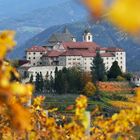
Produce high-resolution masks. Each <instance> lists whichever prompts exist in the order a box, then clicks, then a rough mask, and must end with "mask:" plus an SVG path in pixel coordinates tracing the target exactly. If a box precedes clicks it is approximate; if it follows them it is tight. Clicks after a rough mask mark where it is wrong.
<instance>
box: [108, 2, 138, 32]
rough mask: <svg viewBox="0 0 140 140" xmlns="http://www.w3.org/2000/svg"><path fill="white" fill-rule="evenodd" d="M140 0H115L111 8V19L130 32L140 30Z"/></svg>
mask: <svg viewBox="0 0 140 140" xmlns="http://www.w3.org/2000/svg"><path fill="white" fill-rule="evenodd" d="M139 12H140V1H139V0H115V2H114V3H113V4H112V6H111V8H110V9H109V20H111V21H112V22H113V23H114V24H116V25H117V26H119V27H120V28H122V29H124V30H125V31H128V32H130V33H137V32H140V14H139Z"/></svg>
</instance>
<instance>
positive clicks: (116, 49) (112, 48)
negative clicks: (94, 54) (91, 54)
mask: <svg viewBox="0 0 140 140" xmlns="http://www.w3.org/2000/svg"><path fill="white" fill-rule="evenodd" d="M107 51H110V52H123V51H124V50H123V49H122V48H116V47H109V48H107Z"/></svg>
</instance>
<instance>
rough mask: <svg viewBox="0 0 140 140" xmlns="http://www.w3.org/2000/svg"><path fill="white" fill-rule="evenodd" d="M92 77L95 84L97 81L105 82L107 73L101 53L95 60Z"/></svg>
mask: <svg viewBox="0 0 140 140" xmlns="http://www.w3.org/2000/svg"><path fill="white" fill-rule="evenodd" d="M91 75H92V80H93V82H96V81H105V79H106V71H105V66H104V63H103V59H102V58H101V56H100V53H97V55H96V57H95V58H94V59H93V62H92V66H91Z"/></svg>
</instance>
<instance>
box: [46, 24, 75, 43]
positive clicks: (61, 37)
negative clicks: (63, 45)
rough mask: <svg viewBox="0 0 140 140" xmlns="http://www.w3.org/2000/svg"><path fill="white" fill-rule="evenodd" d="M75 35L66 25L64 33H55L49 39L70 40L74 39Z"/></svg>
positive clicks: (53, 40) (52, 40) (56, 40)
mask: <svg viewBox="0 0 140 140" xmlns="http://www.w3.org/2000/svg"><path fill="white" fill-rule="evenodd" d="M73 38H74V36H73V35H72V34H71V33H70V31H69V30H68V28H67V27H66V26H65V27H64V30H63V32H62V33H54V34H52V36H51V37H50V38H49V39H48V42H50V43H52V42H68V41H73Z"/></svg>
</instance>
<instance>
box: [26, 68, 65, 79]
mask: <svg viewBox="0 0 140 140" xmlns="http://www.w3.org/2000/svg"><path fill="white" fill-rule="evenodd" d="M57 68H58V70H62V69H63V66H57ZM55 69H56V66H37V67H31V68H29V69H28V73H29V77H31V75H33V81H35V79H36V74H37V73H42V76H43V79H46V76H48V78H50V77H51V76H52V77H53V78H54V76H55Z"/></svg>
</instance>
